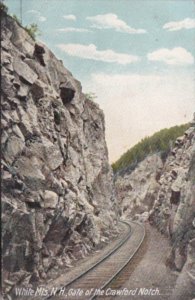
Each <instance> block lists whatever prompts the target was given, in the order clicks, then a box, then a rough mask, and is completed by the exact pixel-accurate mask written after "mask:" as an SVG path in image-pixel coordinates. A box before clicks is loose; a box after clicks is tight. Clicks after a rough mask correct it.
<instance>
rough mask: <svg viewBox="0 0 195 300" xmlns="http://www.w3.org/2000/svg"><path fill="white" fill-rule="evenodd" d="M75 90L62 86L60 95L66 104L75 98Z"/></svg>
mask: <svg viewBox="0 0 195 300" xmlns="http://www.w3.org/2000/svg"><path fill="white" fill-rule="evenodd" d="M74 94H75V91H74V90H73V89H71V88H67V87H60V97H61V99H62V101H63V103H64V104H67V103H69V102H71V101H72V99H73V98H74Z"/></svg>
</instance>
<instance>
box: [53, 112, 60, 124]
mask: <svg viewBox="0 0 195 300" xmlns="http://www.w3.org/2000/svg"><path fill="white" fill-rule="evenodd" d="M60 121H61V117H60V113H59V112H58V111H57V110H54V122H55V123H56V125H60Z"/></svg>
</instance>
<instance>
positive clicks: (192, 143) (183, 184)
mask: <svg viewBox="0 0 195 300" xmlns="http://www.w3.org/2000/svg"><path fill="white" fill-rule="evenodd" d="M116 194H117V197H118V200H119V201H120V206H121V207H122V212H121V213H122V215H123V216H124V217H126V218H135V219H139V220H140V221H147V220H148V221H149V222H150V224H152V225H153V226H155V227H157V228H158V230H159V231H160V232H161V233H162V234H165V235H166V236H167V237H168V238H169V239H170V243H171V245H172V246H171V252H170V253H169V254H168V257H167V261H166V264H167V266H169V267H170V268H171V269H172V270H176V271H179V272H180V271H182V272H181V274H180V276H179V277H178V282H177V284H176V289H175V292H174V296H173V297H174V299H181V300H183V299H184V297H185V295H186V297H187V295H191V296H192V291H194V293H195V290H194V288H193V286H194V278H195V276H194V274H195V119H194V121H193V122H192V123H191V127H190V128H189V129H188V130H187V131H186V132H185V134H184V135H183V136H182V137H179V138H178V139H177V140H176V142H175V145H174V147H173V148H172V151H171V153H170V154H169V155H168V157H167V159H166V161H165V162H162V160H161V158H160V155H158V154H154V155H152V156H148V157H147V158H146V159H145V160H143V161H142V162H141V163H139V165H138V166H137V168H136V169H135V170H134V171H132V172H131V173H130V174H127V173H126V174H124V175H123V176H117V177H116ZM191 296H189V297H191ZM182 297H183V298H182ZM185 299H188V298H185ZM189 299H191V298H189Z"/></svg>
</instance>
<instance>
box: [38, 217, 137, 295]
mask: <svg viewBox="0 0 195 300" xmlns="http://www.w3.org/2000/svg"><path fill="white" fill-rule="evenodd" d="M119 222H120V223H123V224H125V225H127V227H128V228H129V232H128V233H127V235H126V236H125V238H124V239H123V240H122V241H120V243H119V244H118V245H116V246H115V247H114V249H111V250H110V251H109V252H108V253H107V254H106V255H105V256H104V257H103V258H102V259H100V260H99V261H98V262H96V263H95V264H93V265H92V266H91V267H90V268H89V269H87V270H86V271H84V272H82V273H81V274H79V275H78V276H76V277H75V278H74V279H73V280H71V281H70V282H68V283H67V284H66V285H64V286H61V287H60V288H59V289H58V290H57V292H56V294H58V293H59V292H60V290H61V289H62V288H67V287H68V286H70V285H72V284H73V283H75V282H76V281H77V280H79V279H80V278H82V277H84V276H85V275H86V274H87V273H89V272H90V271H92V270H93V269H95V268H96V267H97V266H99V265H100V264H101V263H102V262H104V261H105V260H106V259H108V258H109V257H110V256H111V255H112V254H114V253H115V252H116V251H117V250H119V249H120V248H121V247H122V246H123V245H124V244H125V243H126V242H127V241H128V239H129V238H130V236H131V225H130V224H129V223H127V222H125V221H119ZM53 297H55V296H54V295H50V296H47V297H46V298H44V299H43V300H47V299H52V298H53Z"/></svg>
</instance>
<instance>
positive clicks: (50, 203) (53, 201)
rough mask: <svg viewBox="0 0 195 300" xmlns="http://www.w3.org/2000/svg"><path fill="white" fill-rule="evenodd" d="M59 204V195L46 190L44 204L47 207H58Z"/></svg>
mask: <svg viewBox="0 0 195 300" xmlns="http://www.w3.org/2000/svg"><path fill="white" fill-rule="evenodd" d="M57 204H58V195H57V194H56V193H54V192H52V191H48V190H46V191H45V193H44V206H45V208H53V209H54V208H56V205H57Z"/></svg>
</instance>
